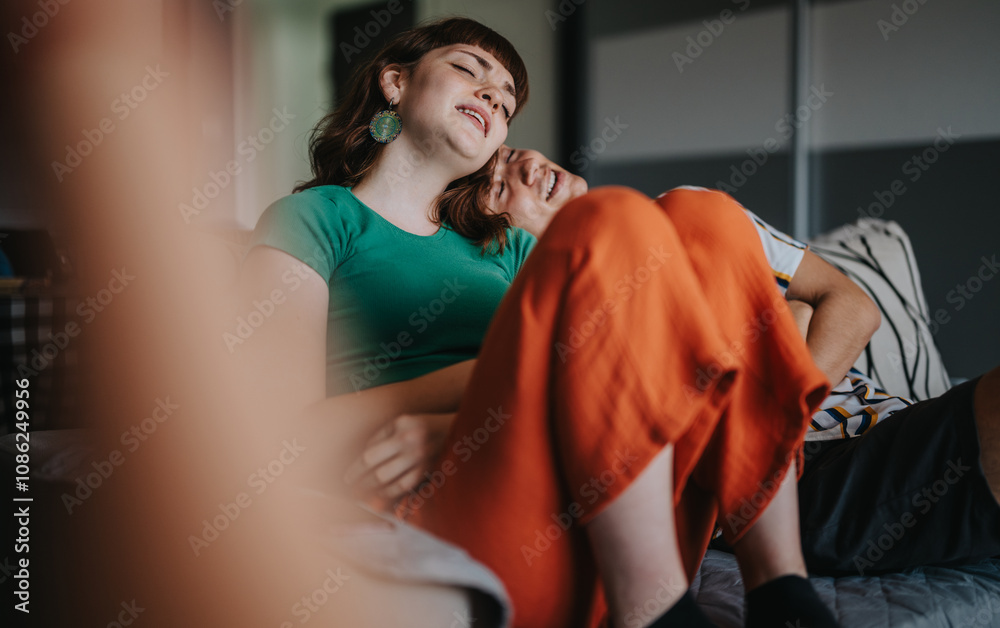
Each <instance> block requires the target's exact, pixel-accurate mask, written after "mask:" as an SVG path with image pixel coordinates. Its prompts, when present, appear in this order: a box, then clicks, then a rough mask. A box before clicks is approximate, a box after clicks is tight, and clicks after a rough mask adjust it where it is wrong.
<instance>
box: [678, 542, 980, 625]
mask: <svg viewBox="0 0 1000 628" xmlns="http://www.w3.org/2000/svg"><path fill="white" fill-rule="evenodd" d="M812 583H813V586H814V587H815V588H816V591H817V592H818V593H819V595H820V597H822V598H823V600H824V601H825V602H826V603H827V604H828V605H829V606H830V608H831V609H833V610H834V612H835V613H836V615H837V617H838V619H839V620H840V622H841V624H842V625H843V626H844V628H876V627H878V628H959V627H961V628H1000V559H996V558H995V559H993V560H987V561H984V562H981V563H977V564H974V565H968V566H963V567H954V568H948V567H922V568H919V569H911V570H908V571H906V572H901V573H893V574H886V575H882V576H851V577H846V578H820V577H814V578H812ZM691 590H692V593H693V594H694V596H695V599H697V600H698V603H699V604H700V605H701V607H702V609H703V610H704V611H705V613H706V614H708V616H709V617H710V618H712V620H713V621H715V622H716V623H717V624H718V625H719V626H720V628H742V626H743V582H742V580H741V579H740V573H739V570H738V568H737V566H736V559H735V558H734V557H733V556H732V555H731V554H727V553H725V552H720V551H717V550H709V551H708V554H707V555H706V556H705V560H704V562H703V563H702V566H701V571H700V572H699V573H698V575H697V577H696V578H695V580H694V582H693V583H692V589H691ZM793 628H794V627H793Z"/></svg>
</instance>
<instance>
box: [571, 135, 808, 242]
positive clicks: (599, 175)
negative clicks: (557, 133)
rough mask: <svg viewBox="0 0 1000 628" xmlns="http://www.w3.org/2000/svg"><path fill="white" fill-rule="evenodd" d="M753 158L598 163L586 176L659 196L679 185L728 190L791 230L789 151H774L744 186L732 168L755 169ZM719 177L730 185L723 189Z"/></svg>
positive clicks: (595, 181) (598, 182) (592, 180)
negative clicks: (752, 165) (751, 160)
mask: <svg viewBox="0 0 1000 628" xmlns="http://www.w3.org/2000/svg"><path fill="white" fill-rule="evenodd" d="M748 160H749V158H748V156H747V155H746V153H743V154H742V155H741V154H734V155H720V156H712V157H698V158H687V159H664V160H656V161H642V162H635V163H610V164H600V163H595V166H594V168H593V169H592V170H591V172H589V173H586V174H587V181H588V182H590V184H591V185H592V186H596V185H627V186H629V187H632V188H635V189H637V190H639V191H640V192H643V193H644V194H647V195H649V196H657V195H659V194H660V193H661V192H664V191H666V190H669V189H670V188H675V187H677V186H680V185H699V186H702V187H706V188H718V189H724V190H725V191H727V192H730V194H732V196H733V198H735V199H736V200H737V201H739V202H740V203H742V204H743V206H744V207H746V208H747V209H749V210H751V211H752V212H754V213H755V214H757V215H758V216H760V217H761V218H763V219H764V220H765V221H766V222H768V223H770V224H771V225H773V226H774V227H776V228H778V229H781V230H782V231H787V232H790V230H791V209H790V204H789V195H788V190H789V185H790V183H789V181H790V180H789V164H788V155H787V154H782V153H776V154H774V155H771V156H770V158H769V159H768V160H767V161H766V162H764V164H763V165H762V166H760V167H758V168H756V171H755V172H753V174H752V175H751V176H749V177H745V179H744V181H743V182H742V184H741V179H740V178H739V177H736V178H735V180H734V177H735V175H734V174H733V168H734V167H735V168H736V169H737V170H739V169H740V168H741V167H743V168H746V171H747V172H751V171H752V168H751V167H750V166H748V165H747V161H748ZM752 163H753V162H751V164H752ZM754 165H756V164H754ZM720 181H721V182H722V183H724V184H725V185H727V186H729V187H730V188H731V189H728V190H726V189H725V187H720V186H719V182H720Z"/></svg>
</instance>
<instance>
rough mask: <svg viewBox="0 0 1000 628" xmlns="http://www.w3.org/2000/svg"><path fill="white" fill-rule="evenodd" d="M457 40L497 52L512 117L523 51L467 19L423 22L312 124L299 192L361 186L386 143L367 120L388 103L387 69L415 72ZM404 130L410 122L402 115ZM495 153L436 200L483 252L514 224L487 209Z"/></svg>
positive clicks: (524, 92) (521, 94)
mask: <svg viewBox="0 0 1000 628" xmlns="http://www.w3.org/2000/svg"><path fill="white" fill-rule="evenodd" d="M453 44H466V45H470V46H478V47H479V48H482V49H483V50H485V51H486V52H488V53H490V54H491V55H493V57H495V58H496V60H497V61H499V62H500V64H502V65H503V66H504V68H506V69H507V71H508V72H510V75H511V77H512V78H513V79H514V91H515V92H516V94H517V107H516V109H515V111H514V112H512V115H511V119H513V117H514V115H516V114H517V112H518V111H520V110H521V108H523V107H524V105H525V103H526V102H527V101H528V72H527V70H526V69H525V67H524V62H523V61H522V60H521V57H520V55H518V54H517V51H516V50H515V49H514V46H512V45H511V43H510V42H509V41H507V40H506V39H505V38H504V37H503V36H501V35H500V34H499V33H497V32H496V31H494V30H492V29H490V28H488V27H486V26H483V25H482V24H480V23H479V22H476V21H475V20H470V19H468V18H448V19H444V20H440V21H436V22H432V23H429V24H426V25H424V26H419V27H417V28H414V29H411V30H408V31H406V32H404V33H400V34H399V35H397V36H396V37H394V38H393V39H392V40H391V41H390V42H389V43H388V44H386V46H385V47H384V48H383V49H382V50H381V51H379V53H378V54H377V55H375V57H374V58H373V59H371V60H370V61H368V62H367V63H365V64H364V65H362V66H361V67H360V68H358V69H357V70H356V71H355V73H354V74H353V75H352V77H351V81H350V84H349V86H348V89H347V94H346V96H345V97H344V99H343V100H342V101H341V103H340V106H338V107H337V108H336V109H335V110H334V111H333V112H331V113H329V114H327V115H326V116H325V117H323V119H322V120H320V121H319V123H318V124H317V125H316V128H314V129H313V131H312V135H311V136H310V140H309V161H310V163H311V165H312V172H313V178H312V179H310V180H308V181H302V182H300V183H299V184H298V185H296V186H295V189H294V190H293V191H294V192H301V191H303V190H307V189H309V188H312V187H316V186H319V185H342V186H345V187H349V186H355V185H357V184H358V183H359V182H360V181H361V180H362V179H364V178H365V176H367V175H368V173H370V172H371V170H372V168H374V166H375V162H376V160H377V159H378V156H379V154H380V153H381V151H382V149H383V148H384V147H385V144H380V143H379V142H376V141H375V140H373V139H372V137H371V136H370V135H369V133H368V123H369V121H370V120H371V118H372V116H373V115H375V114H376V113H378V112H379V111H381V110H383V109H385V108H386V104H387V103H386V100H385V97H384V96H383V94H382V89H381V87H380V86H379V76H380V75H381V74H382V70H384V69H385V68H386V66H388V65H390V64H399V65H400V66H402V67H403V69H404V70H412V69H413V67H414V66H416V64H417V63H418V62H419V61H420V59H422V58H423V56H424V55H425V54H427V53H428V52H430V51H431V50H434V49H436V48H442V47H444V46H450V45H453ZM403 125H404V128H405V125H406V120H403ZM496 160H497V155H496V154H494V155H493V156H492V157H490V159H489V161H487V162H486V165H484V166H483V167H482V168H480V169H479V170H477V171H476V172H474V173H472V174H470V175H467V176H465V177H462V178H461V179H458V180H456V181H453V182H452V183H451V184H450V185H449V186H448V188H447V190H445V192H444V194H442V195H441V197H440V198H439V199H438V203H437V208H436V209H437V215H436V217H435V222H437V223H438V224H441V223H448V225H449V227H450V228H452V229H453V230H454V231H455V232H457V233H459V234H461V235H463V236H465V237H467V238H470V239H471V240H473V241H475V242H476V244H478V245H480V246H481V247H482V248H483V251H484V252H485V251H486V250H487V249H489V248H494V247H493V246H492V245H495V250H496V251H497V252H498V253H502V252H503V250H504V247H505V246H506V244H507V238H506V230H507V228H508V227H509V226H510V218H509V216H508V215H507V214H493V213H492V212H490V211H489V204H490V202H489V196H490V188H491V185H492V180H493V169H494V166H495V165H496Z"/></svg>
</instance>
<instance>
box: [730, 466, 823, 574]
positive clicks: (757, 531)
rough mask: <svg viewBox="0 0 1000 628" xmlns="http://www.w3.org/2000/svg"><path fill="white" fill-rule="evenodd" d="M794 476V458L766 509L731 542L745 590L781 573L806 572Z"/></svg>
mask: <svg viewBox="0 0 1000 628" xmlns="http://www.w3.org/2000/svg"><path fill="white" fill-rule="evenodd" d="M795 479H796V471H795V463H794V462H793V463H792V466H791V468H790V469H789V471H788V473H787V474H786V476H785V479H784V481H782V483H781V486H780V487H778V491H777V492H776V493H775V494H774V497H773V498H772V499H771V502H770V503H769V504H768V506H767V509H766V510H765V511H764V513H763V514H762V515H761V516H760V518H759V519H757V522H756V523H754V525H753V527H752V528H750V529H749V530H747V532H746V534H744V535H743V537H742V538H741V539H740V540H739V541H737V542H736V544H735V545H734V546H733V552H734V553H735V554H736V560H737V562H738V563H739V565H740V572H742V574H743V584H744V587H745V588H746V590H747V591H750V590H751V589H754V588H756V587H758V586H760V585H762V584H764V583H765V582H768V581H770V580H774V579H775V578H778V577H781V576H786V575H796V576H802V577H803V578H805V577H806V576H807V572H806V565H805V559H804V558H803V557H802V541H801V539H800V536H799V496H798V487H797V486H796V482H795Z"/></svg>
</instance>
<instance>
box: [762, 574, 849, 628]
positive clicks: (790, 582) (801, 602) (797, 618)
mask: <svg viewBox="0 0 1000 628" xmlns="http://www.w3.org/2000/svg"><path fill="white" fill-rule="evenodd" d="M746 628H840V624H839V623H837V619H836V618H835V617H834V616H833V613H831V612H830V609H829V608H827V607H826V604H824V603H823V600H821V599H819V596H818V595H816V590H815V589H813V587H812V585H811V584H809V581H808V580H806V579H805V578H802V577H801V576H782V577H780V578H776V579H774V580H771V581H770V582H767V583H764V584H762V585H761V586H759V587H757V588H756V589H754V590H753V591H750V592H749V593H747V616H746Z"/></svg>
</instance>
